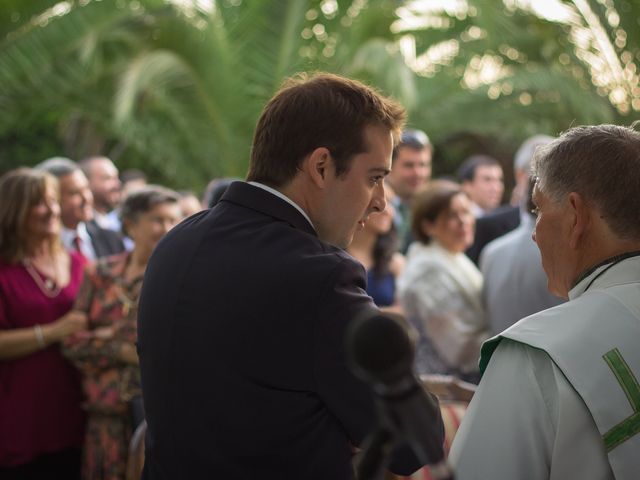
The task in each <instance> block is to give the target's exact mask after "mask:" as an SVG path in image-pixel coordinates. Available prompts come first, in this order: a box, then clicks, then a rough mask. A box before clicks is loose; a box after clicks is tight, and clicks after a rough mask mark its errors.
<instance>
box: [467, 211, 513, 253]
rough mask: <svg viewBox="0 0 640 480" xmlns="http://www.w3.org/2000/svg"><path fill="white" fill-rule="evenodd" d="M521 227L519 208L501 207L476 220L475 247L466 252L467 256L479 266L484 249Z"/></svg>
mask: <svg viewBox="0 0 640 480" xmlns="http://www.w3.org/2000/svg"><path fill="white" fill-rule="evenodd" d="M518 225H520V209H519V208H518V207H511V206H505V207H499V208H498V209H497V210H494V211H493V212H491V213H489V214H487V215H485V216H484V217H480V218H479V219H478V220H476V234H475V237H474V239H473V245H471V246H470V247H469V249H468V250H467V251H466V254H467V256H468V257H469V258H470V259H471V260H473V263H475V264H476V265H478V262H479V259H480V253H482V249H483V248H484V247H485V246H486V245H487V244H488V243H489V242H491V241H492V240H495V239H496V238H498V237H501V236H502V235H504V234H506V233H509V232H510V231H511V230H514V229H515V228H516V227H518Z"/></svg>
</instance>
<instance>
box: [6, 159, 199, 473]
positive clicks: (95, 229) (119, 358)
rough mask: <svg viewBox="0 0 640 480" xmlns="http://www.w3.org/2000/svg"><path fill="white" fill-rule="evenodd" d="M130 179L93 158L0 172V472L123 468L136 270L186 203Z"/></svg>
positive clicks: (135, 406)
mask: <svg viewBox="0 0 640 480" xmlns="http://www.w3.org/2000/svg"><path fill="white" fill-rule="evenodd" d="M135 180H136V181H137V182H138V185H128V182H127V183H126V184H125V185H124V187H125V188H123V185H122V184H121V180H120V178H119V177H118V171H117V169H116V167H115V165H114V164H113V162H111V160H109V159H108V158H105V157H94V158H90V159H87V160H85V161H83V162H80V163H79V164H78V163H75V162H73V161H71V160H69V159H66V158H61V157H58V158H52V159H49V160H47V161H45V162H43V163H41V164H39V165H36V166H35V167H34V168H19V169H16V170H12V171H10V172H7V173H5V174H4V175H3V176H2V177H1V178H0V388H1V389H2V394H1V395H0V412H2V415H0V478H8V479H32V478H33V479H36V478H52V479H65V480H69V479H74V478H84V479H111V480H116V479H124V478H125V466H126V459H127V450H128V444H129V440H130V438H131V434H132V432H133V430H134V429H135V427H136V425H137V424H138V423H139V422H140V421H141V420H142V419H143V418H144V412H143V410H142V402H141V387H140V374H139V367H138V355H137V352H136V320H137V304H138V296H139V293H140V289H141V284H142V279H143V275H144V272H145V268H146V265H147V262H148V260H149V257H150V256H151V253H152V251H153V249H154V247H155V246H156V244H157V243H158V241H159V240H160V239H161V238H162V236H163V235H164V234H166V233H167V232H168V231H169V230H170V229H171V228H172V227H173V226H174V225H176V224H177V223H178V222H179V221H180V220H181V219H182V218H184V216H185V215H186V214H187V213H192V212H193V210H194V209H195V207H194V206H193V202H192V200H191V198H190V196H189V195H188V194H186V193H185V194H182V195H181V194H179V193H177V192H174V191H172V190H170V189H167V188H164V187H161V186H156V185H146V181H141V180H144V179H143V178H141V177H140V176H137V177H136V178H135ZM123 192H126V195H124V196H123ZM198 208H199V209H202V208H201V207H200V206H199V205H198Z"/></svg>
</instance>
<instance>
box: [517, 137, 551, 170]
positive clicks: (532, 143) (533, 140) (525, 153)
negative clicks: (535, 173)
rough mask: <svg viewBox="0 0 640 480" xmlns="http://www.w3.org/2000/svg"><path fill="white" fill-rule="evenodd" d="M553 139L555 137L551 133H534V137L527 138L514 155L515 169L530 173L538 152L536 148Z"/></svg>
mask: <svg viewBox="0 0 640 480" xmlns="http://www.w3.org/2000/svg"><path fill="white" fill-rule="evenodd" d="M552 141H553V137H550V136H549V135H534V136H533V137H529V138H527V139H526V140H525V141H524V142H523V143H522V145H520V148H518V151H517V152H516V154H515V156H514V157H513V169H514V170H515V171H518V170H521V171H526V172H527V173H529V170H530V169H531V160H532V159H533V155H534V154H535V153H536V149H537V148H538V147H541V146H543V145H547V144H548V143H550V142H552Z"/></svg>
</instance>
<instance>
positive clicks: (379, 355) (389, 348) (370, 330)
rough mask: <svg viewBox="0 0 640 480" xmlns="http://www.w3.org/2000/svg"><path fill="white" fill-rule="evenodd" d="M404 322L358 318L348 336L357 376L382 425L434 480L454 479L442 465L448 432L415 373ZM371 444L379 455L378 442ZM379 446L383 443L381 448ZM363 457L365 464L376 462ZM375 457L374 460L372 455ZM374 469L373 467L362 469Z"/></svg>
mask: <svg viewBox="0 0 640 480" xmlns="http://www.w3.org/2000/svg"><path fill="white" fill-rule="evenodd" d="M402 321H403V319H402V317H399V316H398V317H396V316H394V317H393V318H392V316H391V315H390V314H384V315H383V314H381V313H380V312H378V311H376V312H371V311H369V312H367V313H365V314H363V315H361V316H360V317H358V318H356V319H355V321H354V322H353V324H352V325H351V326H350V328H349V331H348V333H347V352H348V355H349V357H350V358H349V360H350V363H351V366H352V369H353V371H354V373H355V374H356V375H357V376H358V377H360V378H361V379H362V380H364V381H365V382H368V383H369V384H370V385H371V387H372V389H373V391H374V392H375V394H376V396H377V397H378V399H379V400H380V402H379V403H380V404H381V407H382V408H381V412H380V413H381V422H382V424H383V425H384V427H386V428H390V429H391V431H392V433H393V434H395V435H396V436H397V437H398V438H402V439H404V440H405V441H406V442H407V444H408V445H409V446H410V447H411V448H412V449H413V451H414V453H415V454H416V456H417V457H418V459H419V460H420V461H421V462H422V463H423V464H429V465H430V469H431V474H432V477H433V478H435V479H438V480H440V479H443V480H444V479H450V478H453V477H452V475H451V472H450V470H449V467H448V466H447V464H446V461H445V459H444V448H443V443H444V427H443V423H442V416H441V414H440V408H439V406H438V401H437V399H436V398H435V397H434V396H433V395H432V394H431V393H429V392H428V391H427V390H425V388H424V387H423V386H422V384H421V383H420V381H419V380H418V378H417V377H416V375H415V374H414V373H413V358H414V344H415V341H414V339H413V338H412V336H411V334H410V333H409V330H408V329H407V328H405V327H404V326H403V325H402V323H401V322H402ZM384 427H383V428H378V430H377V431H376V432H375V433H374V434H373V435H372V439H370V442H369V444H370V445H373V446H375V448H377V450H381V448H380V446H379V445H378V444H377V443H376V439H379V438H381V437H382V438H384V437H385V435H384V433H385V432H384ZM378 443H379V442H378ZM367 453H368V452H365V455H364V458H363V462H362V463H365V462H375V459H371V457H370V456H367ZM372 455H374V454H373V453H372ZM363 468H365V469H371V468H372V467H371V465H370V464H368V463H367V464H366V465H364V466H363Z"/></svg>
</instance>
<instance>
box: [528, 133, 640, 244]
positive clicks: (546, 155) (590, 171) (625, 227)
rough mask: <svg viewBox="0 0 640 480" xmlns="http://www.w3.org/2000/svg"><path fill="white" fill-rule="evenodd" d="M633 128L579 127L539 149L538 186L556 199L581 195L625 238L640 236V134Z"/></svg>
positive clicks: (535, 163)
mask: <svg viewBox="0 0 640 480" xmlns="http://www.w3.org/2000/svg"><path fill="white" fill-rule="evenodd" d="M636 125H638V122H636V123H634V124H633V125H632V126H631V127H620V126H616V125H596V126H581V127H575V128H572V129H570V130H567V131H566V132H564V133H563V134H562V135H561V136H560V137H559V138H557V139H556V140H554V141H553V142H551V143H550V144H548V145H545V146H543V147H541V148H539V149H538V150H537V151H536V154H535V157H534V161H533V168H532V175H533V176H535V177H536V187H537V188H538V190H540V191H541V192H543V193H544V194H545V195H546V196H548V197H549V198H550V199H551V200H552V201H553V202H555V203H559V202H561V201H562V200H563V199H564V198H565V197H566V196H567V195H568V194H569V193H571V192H576V193H579V194H580V195H581V196H582V197H583V198H584V200H585V202H587V204H591V205H593V206H594V207H596V208H597V209H598V210H599V211H600V214H601V215H602V216H603V218H604V220H605V222H606V223H607V225H608V226H609V228H610V229H611V230H612V231H613V232H614V233H615V234H616V235H618V237H620V238H621V239H640V195H639V194H638V192H640V132H637V131H636V130H635V126H636Z"/></svg>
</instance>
